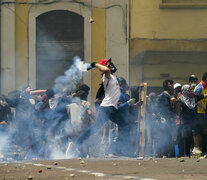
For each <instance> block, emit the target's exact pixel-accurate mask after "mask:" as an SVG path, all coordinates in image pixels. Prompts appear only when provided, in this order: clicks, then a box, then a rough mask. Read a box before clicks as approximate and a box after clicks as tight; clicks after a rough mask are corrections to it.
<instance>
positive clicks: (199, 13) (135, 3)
mask: <svg viewBox="0 0 207 180" xmlns="http://www.w3.org/2000/svg"><path fill="white" fill-rule="evenodd" d="M160 3H161V0H147V1H143V0H132V11H131V13H132V16H131V22H132V26H131V29H132V31H131V38H132V39H134V38H150V39H151V38H153V39H155V38H158V39H200V38H207V33H206V29H207V21H206V13H207V9H160V8H159V4H160Z"/></svg>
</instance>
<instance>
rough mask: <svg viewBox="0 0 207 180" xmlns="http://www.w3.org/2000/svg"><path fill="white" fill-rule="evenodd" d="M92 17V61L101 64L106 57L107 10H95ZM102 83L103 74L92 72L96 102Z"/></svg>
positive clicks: (96, 71)
mask: <svg viewBox="0 0 207 180" xmlns="http://www.w3.org/2000/svg"><path fill="white" fill-rule="evenodd" d="M92 17H93V19H94V23H93V24H92V61H94V62H99V61H100V59H102V58H105V57H106V9H105V8H93V11H92ZM100 82H101V72H100V71H98V70H97V69H94V70H92V75H91V93H92V101H94V99H95V96H96V92H97V89H98V88H99V84H100Z"/></svg>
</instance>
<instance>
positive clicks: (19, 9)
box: [15, 0, 29, 89]
mask: <svg viewBox="0 0 207 180" xmlns="http://www.w3.org/2000/svg"><path fill="white" fill-rule="evenodd" d="M16 2H27V0H24V1H23V0H16ZM28 9H29V7H28V5H26V4H16V5H15V12H16V15H15V65H16V71H15V78H16V85H15V86H16V88H17V89H20V88H22V87H23V86H24V85H25V84H26V83H27V80H28V40H27V39H28V31H27V28H28Z"/></svg>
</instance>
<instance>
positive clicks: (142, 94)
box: [137, 83, 147, 157]
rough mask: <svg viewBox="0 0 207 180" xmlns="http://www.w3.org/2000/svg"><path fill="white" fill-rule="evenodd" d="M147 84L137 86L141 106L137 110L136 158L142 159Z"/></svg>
mask: <svg viewBox="0 0 207 180" xmlns="http://www.w3.org/2000/svg"><path fill="white" fill-rule="evenodd" d="M146 97H147V83H142V84H140V86H139V100H140V101H143V104H142V105H141V106H139V108H138V127H137V156H138V157H144V151H145V129H146V127H145V122H146V103H147V102H146V101H147V99H146Z"/></svg>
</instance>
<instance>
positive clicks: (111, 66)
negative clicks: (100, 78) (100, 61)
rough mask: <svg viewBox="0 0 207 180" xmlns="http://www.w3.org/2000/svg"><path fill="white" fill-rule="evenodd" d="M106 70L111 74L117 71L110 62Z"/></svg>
mask: <svg viewBox="0 0 207 180" xmlns="http://www.w3.org/2000/svg"><path fill="white" fill-rule="evenodd" d="M108 68H109V69H110V70H111V73H112V74H113V73H115V72H116V71H117V68H116V67H115V66H114V64H113V63H112V62H110V64H109V65H108Z"/></svg>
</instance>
